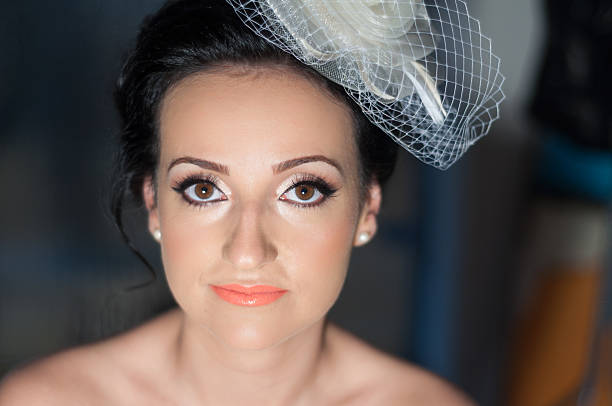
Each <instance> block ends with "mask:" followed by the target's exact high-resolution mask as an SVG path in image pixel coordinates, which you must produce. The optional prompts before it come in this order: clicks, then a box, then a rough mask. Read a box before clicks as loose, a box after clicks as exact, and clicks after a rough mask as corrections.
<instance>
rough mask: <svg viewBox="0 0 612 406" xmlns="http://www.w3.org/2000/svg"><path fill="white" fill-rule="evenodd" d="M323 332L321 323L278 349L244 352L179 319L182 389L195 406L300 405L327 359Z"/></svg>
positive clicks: (288, 340)
mask: <svg viewBox="0 0 612 406" xmlns="http://www.w3.org/2000/svg"><path fill="white" fill-rule="evenodd" d="M325 331H326V329H325V322H324V320H320V321H319V322H317V323H315V324H314V325H312V326H310V327H308V328H307V329H306V330H303V331H301V332H299V333H298V334H296V335H295V336H293V337H291V338H289V339H287V340H285V341H284V342H282V343H280V344H276V345H274V346H272V347H269V348H266V349H261V350H250V349H249V350H244V349H237V348H231V347H228V346H227V345H226V344H225V343H223V342H220V341H219V339H218V338H216V337H215V336H213V335H212V334H211V333H210V332H209V331H208V330H207V329H205V328H203V327H201V326H197V325H195V323H193V322H190V321H189V320H188V319H187V318H186V317H185V315H184V314H183V318H182V322H181V325H180V331H179V334H178V337H177V341H176V350H177V362H176V366H177V371H178V373H179V374H180V375H181V377H182V379H181V381H183V382H185V384H186V387H185V388H183V390H184V391H186V392H187V393H186V394H187V395H188V397H190V398H193V399H194V401H195V400H197V403H198V404H214V405H236V404H249V405H253V406H255V405H270V406H273V405H287V404H296V403H298V401H299V400H302V401H305V400H306V399H308V397H309V396H310V394H311V393H312V392H313V391H312V389H313V387H314V385H315V383H316V382H317V380H316V377H317V375H318V374H319V371H320V370H321V365H322V363H323V362H324V360H325V358H326V357H325V351H324V350H325V345H324V343H325ZM300 403H301V402H300ZM305 403H310V402H305Z"/></svg>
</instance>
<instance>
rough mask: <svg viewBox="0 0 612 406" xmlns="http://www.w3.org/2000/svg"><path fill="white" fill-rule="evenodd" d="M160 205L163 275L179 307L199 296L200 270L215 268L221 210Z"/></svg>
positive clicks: (219, 242)
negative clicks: (164, 274)
mask: <svg viewBox="0 0 612 406" xmlns="http://www.w3.org/2000/svg"><path fill="white" fill-rule="evenodd" d="M182 206H184V207H176V204H172V203H170V204H168V205H167V206H165V207H164V206H163V203H162V202H160V214H161V215H160V223H161V230H162V235H163V237H162V245H161V246H162V261H163V265H164V270H165V273H166V278H167V280H168V284H169V286H170V289H171V290H172V292H173V294H174V297H175V299H176V300H177V302H179V304H180V305H181V307H183V308H188V307H190V303H189V301H190V300H192V299H196V298H198V297H199V296H201V294H200V293H201V289H202V286H201V285H202V283H203V282H204V281H202V280H201V275H202V272H209V271H210V270H211V269H212V270H214V269H218V268H219V267H218V266H217V264H218V261H219V252H220V251H221V248H220V244H221V242H222V241H223V239H224V237H225V236H224V235H223V234H224V229H225V227H223V222H222V221H219V220H220V217H222V212H223V209H220V210H205V209H204V210H198V209H196V208H193V207H188V206H186V205H184V204H182Z"/></svg>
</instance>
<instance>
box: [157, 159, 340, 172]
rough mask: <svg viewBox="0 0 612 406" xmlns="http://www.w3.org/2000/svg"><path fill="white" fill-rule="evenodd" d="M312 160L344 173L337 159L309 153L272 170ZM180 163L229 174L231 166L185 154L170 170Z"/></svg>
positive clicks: (170, 165)
mask: <svg viewBox="0 0 612 406" xmlns="http://www.w3.org/2000/svg"><path fill="white" fill-rule="evenodd" d="M310 162H325V163H326V164H328V165H331V166H333V167H334V168H336V169H337V170H338V172H340V174H341V175H344V171H343V170H342V166H340V164H339V163H338V162H336V161H335V160H333V159H331V158H328V157H326V156H324V155H309V156H303V157H299V158H294V159H289V160H287V161H283V162H281V163H279V164H276V165H274V166H273V167H272V172H273V173H274V174H275V175H276V174H279V173H281V172H284V171H286V170H289V169H291V168H295V167H296V166H299V165H304V164H307V163H310ZM179 164H192V165H197V166H199V167H200V168H203V169H210V170H213V171H215V172H219V173H223V174H225V175H228V176H229V168H228V167H227V166H226V165H223V164H220V163H218V162H213V161H208V160H206V159H199V158H194V157H190V156H183V157H180V158H176V159H174V160H173V161H172V162H170V164H169V165H168V172H170V169H172V168H173V167H175V166H176V165H179Z"/></svg>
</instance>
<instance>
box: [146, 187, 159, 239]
mask: <svg viewBox="0 0 612 406" xmlns="http://www.w3.org/2000/svg"><path fill="white" fill-rule="evenodd" d="M142 199H143V201H144V204H145V207H146V208H147V212H148V213H149V216H148V217H149V232H150V233H151V234H152V235H153V233H154V232H155V231H159V215H158V211H157V201H156V198H155V186H154V185H153V178H152V177H151V176H147V177H146V178H145V180H144V182H142Z"/></svg>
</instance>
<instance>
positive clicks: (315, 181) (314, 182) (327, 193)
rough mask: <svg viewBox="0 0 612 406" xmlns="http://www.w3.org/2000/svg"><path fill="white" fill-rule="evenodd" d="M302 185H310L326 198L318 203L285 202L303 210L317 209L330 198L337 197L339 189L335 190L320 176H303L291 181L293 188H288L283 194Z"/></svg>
mask: <svg viewBox="0 0 612 406" xmlns="http://www.w3.org/2000/svg"><path fill="white" fill-rule="evenodd" d="M301 185H309V186H314V187H315V188H317V190H318V191H319V192H320V193H321V194H322V195H323V196H324V198H323V200H321V201H320V202H318V203H295V202H293V201H290V200H285V202H286V203H289V204H291V205H293V206H297V207H302V208H309V207H317V206H320V205H322V204H323V203H325V202H326V201H327V200H328V199H329V198H331V197H335V196H336V195H335V193H336V192H337V191H338V188H334V187H333V186H331V185H330V184H329V182H327V181H326V180H325V179H323V178H321V177H319V176H314V175H301V176H298V177H296V178H295V179H293V180H292V181H291V186H290V187H288V188H287V190H285V191H284V192H283V194H285V193H287V192H288V191H290V190H291V189H293V188H296V187H298V186H301Z"/></svg>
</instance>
